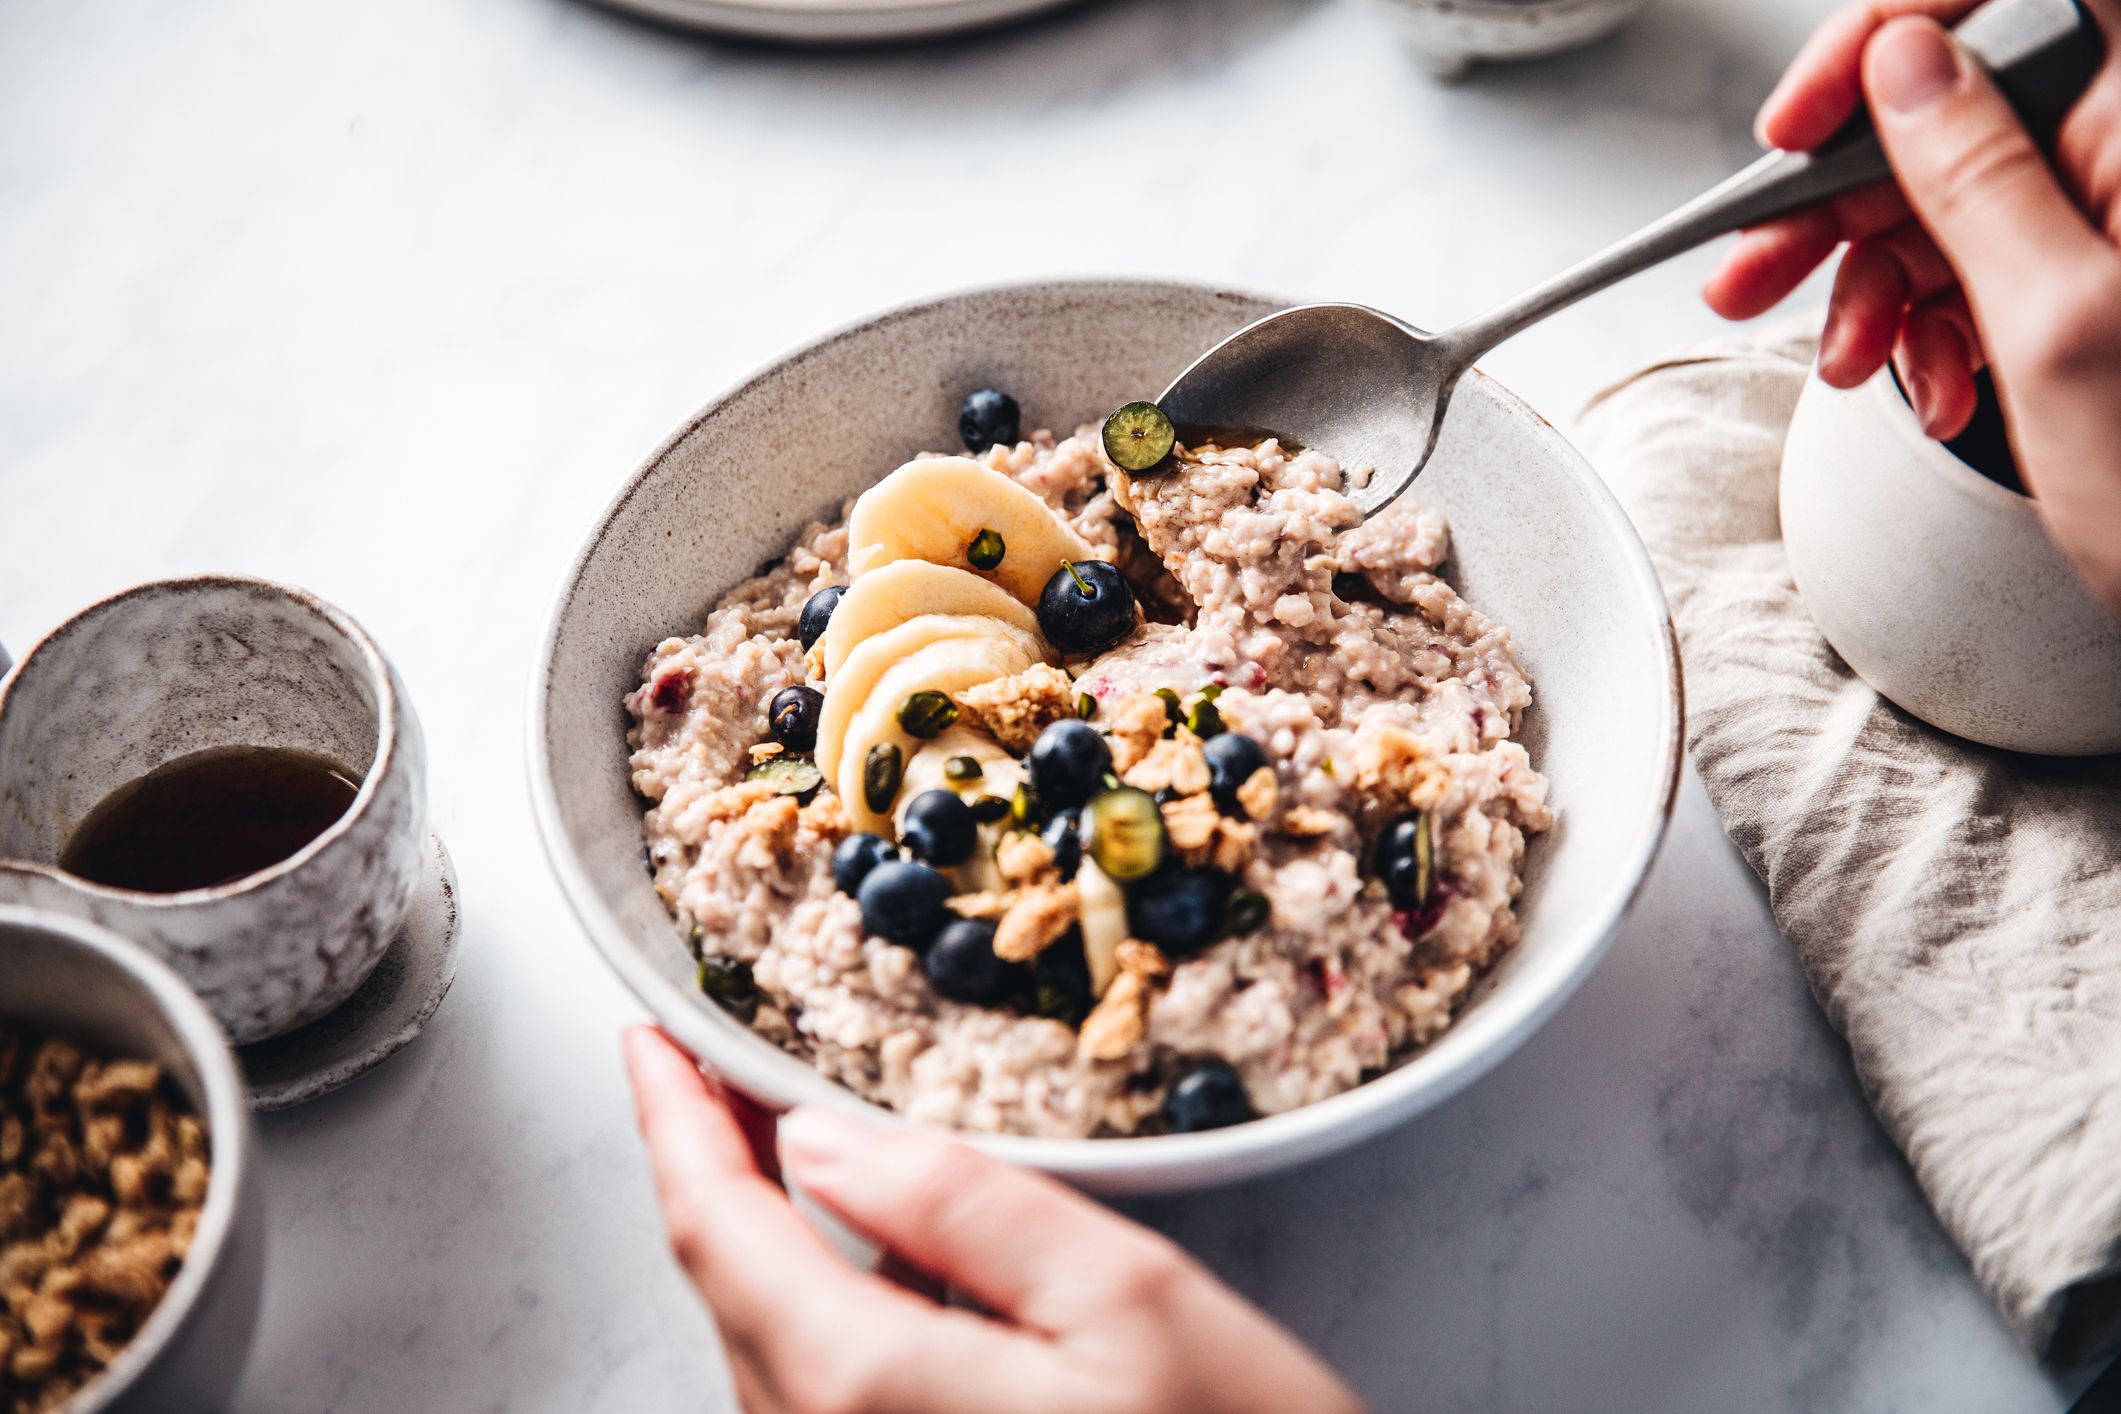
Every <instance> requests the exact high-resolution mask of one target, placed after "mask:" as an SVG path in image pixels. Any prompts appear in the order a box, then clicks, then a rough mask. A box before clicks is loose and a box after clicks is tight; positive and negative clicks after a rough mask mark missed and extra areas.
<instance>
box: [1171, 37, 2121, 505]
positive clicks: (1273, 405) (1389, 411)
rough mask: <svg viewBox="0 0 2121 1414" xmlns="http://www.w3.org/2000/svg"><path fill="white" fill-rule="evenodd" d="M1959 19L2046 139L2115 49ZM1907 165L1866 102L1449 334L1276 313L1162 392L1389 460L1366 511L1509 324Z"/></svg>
mask: <svg viewBox="0 0 2121 1414" xmlns="http://www.w3.org/2000/svg"><path fill="white" fill-rule="evenodd" d="M1953 33H1954V34H1955V35H1956V36H1957V37H1958V40H1959V42H1960V43H1961V44H1962V45H1964V46H1965V48H1966V49H1967V51H1968V52H1969V53H1971V54H1972V55H1973V56H1974V57H1975V58H1976V59H1978V60H1979V61H1980V62H1981V64H1982V66H1983V67H1984V68H1986V69H1987V70H1988V71H1989V74H1990V76H1991V77H1992V78H1993V79H1994V80H1995V82H1996V84H1997V86H1998V87H1999V88H2001V89H2002V91H2003V93H2004V94H2005V96H2006V97H2008V98H2009V99H2010V101H2011V104H2012V106H2013V107H2014V108H2016V109H2017V111H2018V113H2019V116H2020V117H2022V118H2024V119H2025V121H2026V123H2027V124H2028V126H2029V127H2031V128H2032V130H2033V132H2034V134H2035V136H2036V137H2038V138H2039V139H2040V140H2041V141H2042V143H2043V144H2045V143H2046V142H2048V141H2049V140H2050V139H2051V137H2052V134H2053V132H2054V129H2055V126H2056V124H2057V123H2059V122H2060V120H2061V118H2062V115H2063V114H2064V113H2066V112H2067V111H2068V110H2069V108H2070V107H2071V105H2072V104H2074V103H2075V102H2076V100H2077V99H2078V98H2079V97H2081V96H2082V95H2083V93H2084V91H2085V89H2086V87H2087V86H2088V85H2089V84H2090V82H2091V80H2092V76H2093V75H2094V74H2095V73H2096V72H2097V71H2098V68H2099V65H2100V62H2101V60H2102V58H2103V52H2104V45H2103V40H2102V38H2101V36H2100V33H2099V30H2098V27H2097V26H2096V25H2095V24H2094V23H2093V22H2092V20H2091V18H2090V16H2088V15H2087V14H2085V13H2084V10H2083V9H2082V7H2081V6H2080V5H2079V4H2078V3H2077V0H1990V3H1988V4H1986V5H1983V6H1982V7H1981V8H1979V9H1977V10H1975V11H1974V12H1973V13H1972V14H1970V15H1968V16H1967V17H1966V19H1965V20H1963V21H1961V22H1960V24H1959V25H1958V27H1957V28H1956V29H1955V30H1954V31H1953ZM1891 178H1892V172H1891V170H1890V168H1889V167H1888V166H1887V164H1886V159H1885V153H1884V150H1883V149H1882V148H1881V147H1880V146H1879V143H1878V138H1877V135H1876V134H1875V133H1874V132H1873V131H1872V130H1871V127H1870V124H1869V123H1868V121H1867V120H1865V119H1864V118H1863V117H1861V116H1859V117H1857V118H1856V119H1854V120H1852V121H1851V122H1850V124H1849V126H1848V127H1847V128H1845V129H1843V130H1842V132H1840V133H1839V134H1837V135H1836V136H1835V137H1833V138H1832V139H1830V140H1829V141H1828V142H1826V143H1824V144H1822V145H1821V146H1820V147H1818V148H1816V149H1814V150H1813V151H1811V152H1771V153H1768V154H1767V155H1766V156H1764V157H1762V158H1761V159H1760V160H1759V161H1757V162H1755V163H1753V164H1752V165H1751V166H1749V167H1747V168H1746V169H1745V170H1743V171H1741V172H1739V173H1738V174H1737V175H1735V176H1733V177H1731V178H1730V179H1729V180H1728V181H1725V182H1723V183H1722V184H1721V185H1719V186H1717V187H1714V188H1712V189H1711V190H1709V191H1708V192H1705V193H1704V194H1702V195H1701V196H1699V197H1697V198H1695V199H1694V200H1693V201H1691V202H1688V203H1687V204H1686V205H1684V206H1682V207H1680V208H1679V209H1678V210H1676V211H1674V212H1672V213H1671V214H1670V215H1667V216H1665V217H1663V218H1662V219H1661V220H1658V221H1655V222H1653V223H1651V224H1650V225H1648V226H1646V227H1644V228H1643V229H1642V230H1640V231H1638V232H1636V233H1635V234H1634V235H1632V236H1629V237H1627V238H1626V239H1625V240H1622V241H1620V242H1619V243H1618V244H1615V245H1612V246H1609V247H1607V248H1606V249H1605V250H1603V251H1601V252H1599V253H1598V254H1597V255H1594V256H1592V257H1591V258H1590V259H1588V260H1586V261H1584V262H1583V263H1582V264H1580V265H1577V266H1574V267H1573V268H1571V269H1568V270H1565V271H1563V272H1562V273H1561V274H1559V275H1556V276H1555V277H1554V278H1553V279H1551V280H1548V281H1547V282H1546V283H1544V284H1542V285H1538V286H1536V287H1534V288H1533V289H1531V290H1529V291H1527V292H1526V293H1524V294H1523V295H1520V296H1519V297H1517V298H1516V299H1514V300H1511V301H1510V302H1508V303H1507V304H1504V305H1502V306H1501V307H1500V308H1497V309H1495V310H1492V311H1490V312H1489V313H1487V314H1484V315H1482V316H1480V317H1479V318H1477V319H1472V320H1468V321H1467V322H1465V323H1463V324H1459V325H1456V326H1454V327H1452V328H1449V329H1445V330H1443V331H1442V332H1440V333H1434V334H1431V333H1428V332H1426V331H1424V330H1421V329H1418V328H1416V327H1415V326H1413V325H1411V324H1409V323H1407V322H1406V321H1404V320H1402V319H1397V318H1395V317H1393V316H1392V315H1389V314H1385V313H1383V312H1382V311H1379V310H1375V309H1369V308H1366V307H1364V306H1361V305H1353V304H1309V305H1299V306H1297V307H1295V308H1293V309H1285V310H1281V311H1279V312H1278V313H1275V314H1270V315H1268V316H1267V317H1266V318H1264V319H1261V320H1259V321H1258V322H1256V323H1254V324H1251V325H1248V326H1246V327H1245V328H1243V329H1240V330H1239V331H1238V332H1237V333H1235V334H1233V335H1231V336H1230V337H1229V338H1228V339H1225V340H1224V341H1223V342H1222V343H1221V344H1218V345H1217V346H1216V347H1215V348H1213V349H1210V350H1209V351H1208V352H1207V353H1206V354H1203V355H1202V356H1201V357H1200V358H1199V359H1197V360H1196V361H1195V362H1194V363H1193V365H1192V367H1190V368H1188V369H1187V370H1186V371H1185V372H1184V373H1182V374H1180V375H1179V376H1178V378H1177V380H1176V381H1175V382H1173V383H1172V384H1171V386H1170V387H1169V388H1167V389H1165V390H1164V393H1163V396H1162V397H1161V398H1159V399H1158V400H1157V401H1158V406H1160V407H1161V408H1162V409H1163V411H1164V413H1165V414H1166V415H1167V416H1168V417H1169V418H1170V419H1171V421H1172V422H1173V423H1174V424H1176V425H1177V426H1178V427H1179V428H1180V429H1181V434H1182V436H1183V434H1184V431H1185V430H1187V429H1194V430H1201V429H1243V430H1246V431H1268V432H1272V433H1274V434H1275V435H1277V436H1280V437H1282V438H1283V439H1284V440H1287V441H1290V442H1294V443H1296V444H1299V445H1302V446H1306V447H1316V448H1318V449H1319V450H1321V451H1325V452H1328V453H1331V454H1332V455H1333V456H1334V457H1335V458H1336V459H1338V460H1339V461H1340V462H1341V463H1343V464H1344V465H1349V466H1369V467H1371V468H1373V472H1372V475H1371V477H1370V480H1369V482H1368V484H1366V485H1364V486H1362V487H1358V488H1354V489H1353V490H1352V493H1351V494H1352V496H1353V498H1354V500H1355V503H1356V504H1357V505H1358V506H1360V507H1361V508H1362V511H1363V514H1364V515H1366V516H1368V515H1375V514H1376V513H1377V512H1378V511H1380V510H1382V509H1384V508H1385V507H1386V506H1388V505H1390V504H1391V503H1392V502H1393V501H1394V500H1396V499H1397V498H1398V497H1399V496H1400V495H1401V494H1402V493H1403V492H1405V491H1406V489H1407V488H1408V487H1409V486H1411V485H1413V484H1414V479H1415V478H1416V477H1417V476H1419V475H1420V474H1421V470H1422V468H1423V467H1424V466H1425V465H1427V463H1428V460H1429V457H1430V455H1431V453H1433V452H1434V451H1435V448H1436V438H1437V433H1438V431H1439V429H1440V428H1441V427H1442V424H1443V418H1444V413H1445V411H1446V409H1447V408H1448V407H1449V406H1450V401H1451V394H1452V392H1453V390H1454V389H1455V388H1456V387H1457V385H1458V380H1459V379H1460V378H1461V377H1463V376H1464V375H1465V373H1466V371H1467V370H1468V369H1469V368H1471V367H1472V366H1473V362H1474V360H1475V359H1477V358H1479V357H1481V356H1482V355H1484V354H1486V353H1487V352H1488V351H1489V350H1490V349H1492V348H1494V347H1495V346H1496V345H1497V344H1499V343H1501V342H1502V341H1503V340H1504V339H1507V338H1509V337H1510V336H1511V335H1512V334H1515V333H1518V332H1519V331H1521V330H1523V329H1525V328H1527V327H1529V326H1531V325H1533V324H1536V323H1538V322H1539V321H1540V320H1542V319H1544V318H1546V317H1547V316H1548V315H1550V314H1553V313H1555V312H1556V311H1558V310H1562V309H1566V308H1567V307H1568V306H1570V305H1572V304H1574V303H1576V302H1577V301H1578V300H1580V299H1583V298H1584V297H1585V296H1587V295H1592V294H1596V293H1597V292H1598V291H1600V290H1603V289H1605V288H1606V287H1607V286H1609V285H1612V284H1615V283H1617V282H1619V281H1621V280H1624V279H1626V278H1627V277H1628V276H1630V275H1634V274H1637V273H1639V272H1641V271H1643V270H1646V269H1648V268H1649V267H1650V266H1652V265H1656V264H1659V263H1661V262H1663V261H1665V260H1669V259H1671V258H1672V257H1673V256H1675V255H1679V254H1682V253H1684V252H1686V251H1689V250H1692V249H1693V248H1694V247H1696V246H1698V245H1701V244H1702V243H1704V242H1706V241H1709V240H1712V239H1714V238H1715V237H1717V236H1721V235H1727V234H1729V233H1730V232H1732V231H1736V230H1740V229H1742V228H1744V227H1748V226H1756V225H1759V224H1761V223H1762V222H1765V221H1769V220H1772V219H1773V218H1775V217H1777V216H1782V215H1786V214H1788V213H1790V212H1792V211H1796V210H1798V209H1800V208H1803V207H1807V206H1811V205H1813V204H1814V203H1816V202H1820V201H1824V200H1826V199H1827V198H1829V197H1834V196H1839V195H1841V194H1842V193H1844V192H1848V191H1853V190H1855V189H1856V188H1858V187H1863V186H1869V185H1871V184H1873V183H1876V182H1881V181H1889V180H1891Z"/></svg>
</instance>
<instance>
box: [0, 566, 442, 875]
mask: <svg viewBox="0 0 2121 1414" xmlns="http://www.w3.org/2000/svg"><path fill="white" fill-rule="evenodd" d="M202 590H237V591H241V592H244V593H248V594H256V595H260V596H261V597H267V598H276V599H281V600H284V601H286V602H288V603H292V604H294V605H296V606H297V607H299V608H301V609H303V610H304V611H306V612H307V613H309V614H310V615H312V616H313V617H314V618H315V619H317V620H318V621H319V622H320V623H322V624H323V625H324V626H325V627H327V628H329V629H330V630H331V631H332V632H334V633H336V634H338V635H339V637H340V638H341V639H343V640H344V641H345V642H346V643H347V644H348V645H349V646H350V647H351V648H352V649H353V650H354V652H355V654H356V655H357V656H358V657H359V658H360V660H361V665H362V667H363V668H364V670H365V671H366V673H367V677H368V681H369V684H370V686H371V687H372V688H373V689H374V691H375V694H376V725H375V748H374V751H375V754H374V755H373V756H372V757H370V759H369V763H368V769H367V770H366V771H365V772H363V773H362V775H361V784H360V787H359V788H358V789H357V790H356V791H355V792H354V798H353V800H352V801H351V802H349V803H348V804H347V807H346V809H345V810H343V811H341V812H340V814H339V818H338V819H336V820H334V821H332V822H331V823H330V824H329V825H327V826H325V827H324V830H323V832H322V833H320V834H319V835H318V836H317V837H316V838H315V839H313V840H311V841H309V843H307V844H305V845H303V846H302V847H301V848H300V849H298V850H296V851H295V852H294V853H293V854H290V855H288V856H287V857H286V858H284V859H279V860H275V861H274V862H273V863H271V864H268V865H266V866H265V867H264V868H263V869H254V870H252V871H251V872H250V873H248V874H244V875H240V876H239V877H237V878H234V879H229V880H227V881H225V882H223V883H219V884H208V885H205V886H203V887H200V888H192V889H173V890H170V891H169V892H166V893H157V892H154V891H152V890H149V889H133V888H125V887H122V886H120V885H117V884H105V883H99V882H98V881H97V880H94V879H90V878H85V877H83V876H82V875H80V874H76V873H73V872H72V871H70V870H67V869H62V868H61V867H60V866H59V863H58V861H57V860H54V861H52V862H51V863H45V862H44V861H42V860H35V859H0V866H4V867H5V868H7V869H12V870H20V871H23V872H27V873H33V874H43V875H46V876H47V877H49V878H51V879H52V880H53V881H54V882H56V883H58V884H61V885H63V886H64V887H67V888H70V889H73V890H75V891H76V892H77V893H81V894H84V895H86V896H88V897H90V898H106V899H114V900H118V901H121V902H123V903H126V904H129V905H131V906H132V907H135V908H144V909H149V910H153V911H156V912H160V911H164V910H170V909H178V908H189V907H191V906H193V905H196V904H202V903H215V902H219V901H221V900H223V899H231V898H240V897H242V896H243V895H245V894H251V893H256V892H258V891H259V890H261V889H263V888H265V887H266V886H267V885H269V884H272V883H274V882H275V881H277V880H279V879H282V878H285V877H286V876H288V875H290V874H292V873H294V872H295V871H296V870H298V869H300V868H302V867H303V866H304V865H306V864H308V863H309V862H310V861H311V860H312V859H315V858H316V857H317V856H318V855H320V854H323V853H324V852H325V851H326V850H328V849H330V848H331V847H332V846H334V845H335V844H337V843H338V842H339V841H340V840H342V839H344V838H345V837H346V836H347V835H348V834H349V833H351V832H352V831H353V830H354V828H355V827H356V826H357V825H359V824H360V822H361V821H362V820H364V819H365V818H367V816H368V815H369V814H371V813H372V812H373V811H374V808H375V803H376V797H377V796H379V795H380V794H381V793H382V790H383V782H384V781H385V780H386V779H387V778H388V777H389V775H390V773H391V772H392V771H394V770H396V769H397V764H398V757H399V755H400V751H401V745H400V741H399V737H400V732H399V725H398V716H399V704H398V686H397V682H396V680H395V679H394V678H393V676H392V674H391V670H390V660H389V659H387V658H385V657H384V656H383V650H382V649H381V648H380V647H378V646H377V644H376V641H375V640H374V639H372V638H370V637H369V636H368V631H367V630H366V629H364V628H362V627H361V625H360V624H359V623H358V622H356V621H355V619H354V617H353V616H352V615H351V614H349V613H347V612H346V611H345V610H344V609H341V608H340V607H338V605H336V604H333V603H331V602H329V601H328V600H325V599H323V598H321V597H319V596H318V595H315V594H312V593H310V592H309V591H308V590H307V589H303V588H301V587H300V586H298V585H293V584H283V583H281V582H280V581H278V580H272V579H260V578H257V577H255V576H252V575H241V574H189V575H177V576H174V577H172V578H169V579H150V580H147V581H145V582H143V583H140V584H135V585H131V586H129V587H127V588H124V589H119V590H114V591H112V592H111V593H109V594H106V595H104V596H103V597H102V598H100V599H97V600H96V601H95V602H93V603H91V604H87V605H84V606H83V607H82V608H80V609H77V610H76V611H74V612H73V613H71V614H68V615H67V616H66V617H65V618H64V619H62V620H60V621H59V622H58V623H57V624H55V625H54V626H53V627H52V628H51V629H50V630H49V631H48V632H46V633H45V634H44V635H43V636H42V637H40V638H38V639H37V641H36V642H34V643H32V644H30V646H29V647H28V648H27V649H25V650H24V651H23V654H22V657H21V659H20V660H18V661H17V662H16V663H15V665H14V668H13V669H12V670H11V671H9V672H8V673H6V674H5V675H4V676H0V719H4V718H5V716H6V714H7V709H8V705H9V704H10V703H11V702H12V701H13V700H14V694H15V691H16V689H18V688H19V687H21V685H22V684H23V683H24V682H26V681H28V678H29V671H30V669H31V667H32V666H33V665H34V664H35V663H36V661H37V657H38V655H39V654H41V653H45V652H47V651H56V649H57V648H58V647H59V646H60V645H61V644H62V643H63V641H64V640H65V639H66V637H67V636H68V635H69V634H72V633H75V632H78V631H79V630H80V629H81V627H82V626H83V625H85V624H87V623H88V622H89V621H90V620H92V619H96V618H100V617H102V616H103V615H105V614H109V613H115V612H118V611H119V610H121V609H122V608H124V606H125V605H126V604H128V603H129V602H131V601H132V600H134V599H141V598H146V597H148V596H150V595H156V596H166V597H176V596H181V595H185V594H191V593H196V592H199V591H202ZM171 759H172V760H174V759H177V758H174V757H173V758H171ZM165 764H166V763H165ZM98 804H101V802H100V801H99V802H98ZM89 808H90V810H91V811H93V810H94V809H95V806H90V807H89Z"/></svg>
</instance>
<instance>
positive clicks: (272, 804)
mask: <svg viewBox="0 0 2121 1414" xmlns="http://www.w3.org/2000/svg"><path fill="white" fill-rule="evenodd" d="M360 791H361V786H360V777H359V776H358V775H356V774H355V773H354V772H352V771H349V770H347V769H346V768H345V767H344V766H341V765H340V764H339V763H338V762H336V761H333V760H331V759H330V758H328V757H324V756H318V755H316V754H314V753H312V752H308V751H296V750H292V749H290V748H285V747H272V746H231V747H217V748H215V749H214V750H211V751H198V752H194V753H192V754H191V755H189V756H180V757H178V758H177V759H176V760H174V761H170V762H166V763H165V764H163V765H161V766H158V767H156V768H155V769H154V770H152V771H150V772H148V773H147V774H146V775H144V776H142V777H140V778H139V779H138V780H136V781H131V782H128V783H127V784H125V785H122V786H120V787H118V789H116V790H114V791H112V792H111V793H110V794H109V795H107V796H105V797H104V798H103V799H102V800H101V801H100V802H98V804H97V805H96V808H95V809H93V810H91V811H89V812H88V814H87V815H86V816H85V817H84V818H83V819H82V821H81V823H80V824H79V825H78V826H76V827H75V829H74V832H73V834H72V835H71V836H69V837H68V839H67V841H66V848H65V849H64V850H62V851H61V852H60V855H59V867H60V868H61V869H64V870H65V871H66V872H67V873H69V874H73V875H76V876H78V877H80V878H83V879H87V880H89V881H90V882H91V883H96V884H103V885H106V886H108V887H110V888H117V889H136V890H139V891H141V892H143V893H154V894H171V893H179V892H182V891H183V890H185V889H205V888H212V887H213V886H214V885H216V884H226V883H231V882H233V881H235V880H237V879H241V878H243V877H245V876H246V875H249V874H255V873H257V872H258V871H259V870H261V869H269V868H271V867H272V866H273V865H275V864H278V863H279V862H280V861H281V860H283V859H286V858H288V857H289V856H290V855H292V854H294V853H295V852H296V851H298V850H300V849H301V848H302V847H303V846H304V845H306V844H308V843H309V842H310V841H312V840H314V839H315V838H316V837H317V836H319V835H321V834H323V833H324V832H325V831H326V830H328V829H330V828H331V826H332V824H333V822H334V821H336V820H338V818H339V817H340V816H342V815H344V814H345V813H346V811H347V808H348V807H349V806H351V805H352V804H353V802H354V797H355V796H356V795H358V794H360Z"/></svg>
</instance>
